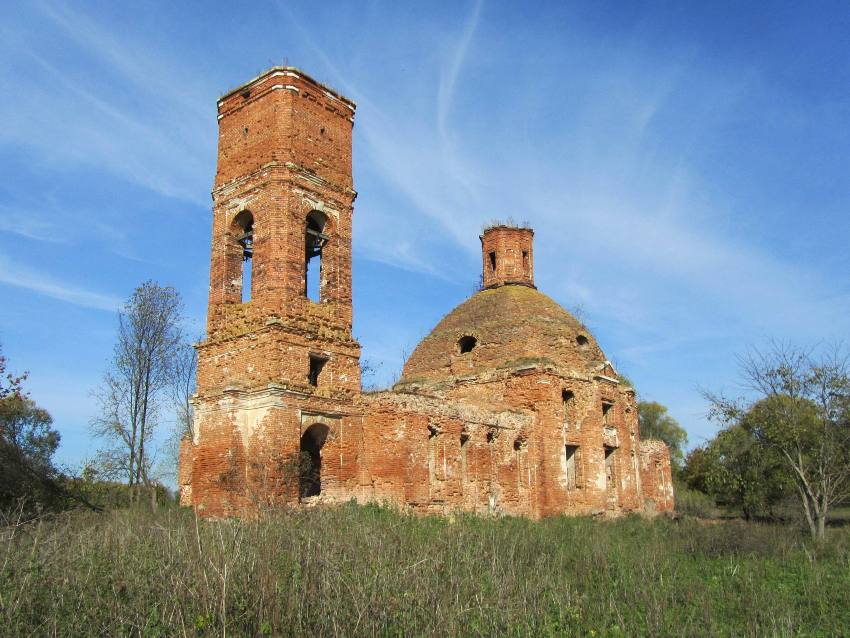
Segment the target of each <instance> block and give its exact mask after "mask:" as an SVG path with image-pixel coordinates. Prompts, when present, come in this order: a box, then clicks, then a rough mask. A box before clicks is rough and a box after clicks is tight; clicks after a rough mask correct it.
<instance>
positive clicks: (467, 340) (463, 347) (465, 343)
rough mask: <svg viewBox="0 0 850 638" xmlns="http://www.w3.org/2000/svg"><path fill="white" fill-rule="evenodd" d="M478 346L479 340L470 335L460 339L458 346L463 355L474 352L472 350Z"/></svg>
mask: <svg viewBox="0 0 850 638" xmlns="http://www.w3.org/2000/svg"><path fill="white" fill-rule="evenodd" d="M477 344H478V339H476V338H475V337H472V336H470V335H466V336H464V337H461V338H460V339H458V342H457V346H458V348H459V349H460V353H461V354H466V353H467V352H472V349H473V348H474V347H475V346H476V345H477Z"/></svg>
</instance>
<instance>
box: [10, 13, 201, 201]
mask: <svg viewBox="0 0 850 638" xmlns="http://www.w3.org/2000/svg"><path fill="white" fill-rule="evenodd" d="M26 10H27V11H31V12H34V13H35V16H33V21H34V22H36V23H37V24H39V28H38V29H36V30H34V31H33V32H28V33H27V34H26V35H27V37H23V34H22V33H21V32H20V31H14V30H13V29H12V28H11V27H9V26H7V27H5V28H3V29H2V31H0V34H2V38H0V54H2V55H4V56H6V57H7V59H8V60H11V61H14V64H9V65H4V66H2V67H0V80H2V81H4V83H7V84H8V85H10V86H11V85H14V86H15V87H16V99H15V100H14V103H13V102H12V101H5V102H4V103H3V104H0V116H2V117H3V119H4V121H7V122H8V126H4V127H3V130H2V131H0V143H5V144H7V145H10V146H11V145H14V146H16V147H17V148H19V149H22V150H26V151H29V153H30V154H31V158H34V159H36V160H37V163H38V164H39V165H41V166H49V167H51V169H55V168H67V167H76V166H86V167H90V168H96V169H98V170H105V171H108V172H110V173H112V174H114V175H118V176H120V177H121V178H123V179H126V180H127V181H129V182H131V183H135V184H139V185H141V186H143V187H145V188H149V189H151V190H153V191H154V192H157V193H159V194H162V195H165V196H167V197H173V198H177V199H182V200H186V201H190V202H193V203H195V204H198V205H203V206H206V205H207V203H208V202H207V200H206V198H205V196H204V193H205V191H206V189H207V188H208V183H209V173H210V171H211V166H210V164H209V161H208V158H211V157H212V156H213V152H212V149H213V144H214V135H213V134H212V131H214V126H215V124H214V123H215V119H214V117H215V116H214V111H213V104H212V103H211V102H210V101H209V100H208V99H206V100H205V99H204V98H206V97H207V96H208V95H209V93H208V92H207V93H206V94H205V95H203V97H202V91H199V90H197V89H196V88H195V87H193V86H192V83H191V82H190V81H189V80H188V79H187V78H186V77H185V76H184V74H183V73H180V72H178V71H177V69H180V68H181V67H180V65H176V64H174V63H172V62H171V61H170V60H168V59H167V58H166V57H165V56H164V55H163V54H162V53H161V52H157V53H156V54H154V53H152V51H151V49H150V48H148V50H147V51H146V54H145V55H139V52H138V48H137V47H133V46H132V42H128V41H126V40H120V39H118V38H117V37H115V36H114V35H112V34H110V32H109V30H108V29H104V28H102V27H100V26H99V25H98V24H97V23H96V22H95V21H94V20H92V19H91V18H89V17H88V16H86V15H85V14H83V13H82V12H80V11H77V10H75V9H73V8H72V7H71V5H66V4H62V3H58V2H55V3H54V2H38V3H35V4H33V5H31V6H30V7H28V8H27V9H26ZM36 17H37V18H38V19H39V20H36ZM56 41H59V42H64V43H65V47H64V48H65V50H64V51H63V50H62V48H57V47H55V46H47V43H48V42H49V43H51V44H53V43H54V42H56ZM68 51H74V52H76V53H77V54H78V55H81V56H88V57H90V58H91V59H93V60H94V62H95V64H94V65H92V66H90V67H88V68H86V67H80V66H79V65H72V64H70V62H71V59H70V56H68ZM27 67H29V68H33V67H34V68H35V70H36V72H30V73H27V74H21V73H19V72H17V70H18V69H20V68H27ZM93 69H97V70H98V71H100V72H97V71H93ZM175 87H179V90H174V88H175ZM58 113H61V117H58V116H57V114H58Z"/></svg>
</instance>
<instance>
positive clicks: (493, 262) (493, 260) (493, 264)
mask: <svg viewBox="0 0 850 638" xmlns="http://www.w3.org/2000/svg"><path fill="white" fill-rule="evenodd" d="M488 254H489V257H490V272H493V273H495V272H496V253H495V252H490V253H488Z"/></svg>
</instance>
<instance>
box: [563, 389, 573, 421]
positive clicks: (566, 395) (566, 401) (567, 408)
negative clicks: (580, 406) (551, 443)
mask: <svg viewBox="0 0 850 638" xmlns="http://www.w3.org/2000/svg"><path fill="white" fill-rule="evenodd" d="M574 402H575V394H573V393H572V391H570V390H562V391H561V407H562V408H563V419H564V425H565V426H566V425H569V424H570V422H571V421H572V420H573V405H574Z"/></svg>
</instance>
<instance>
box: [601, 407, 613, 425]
mask: <svg viewBox="0 0 850 638" xmlns="http://www.w3.org/2000/svg"><path fill="white" fill-rule="evenodd" d="M613 407H614V404H613V403H611V402H610V401H603V402H602V425H603V426H605V427H606V428H607V427H611V423H610V419H611V416H612V413H611V408H613Z"/></svg>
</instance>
